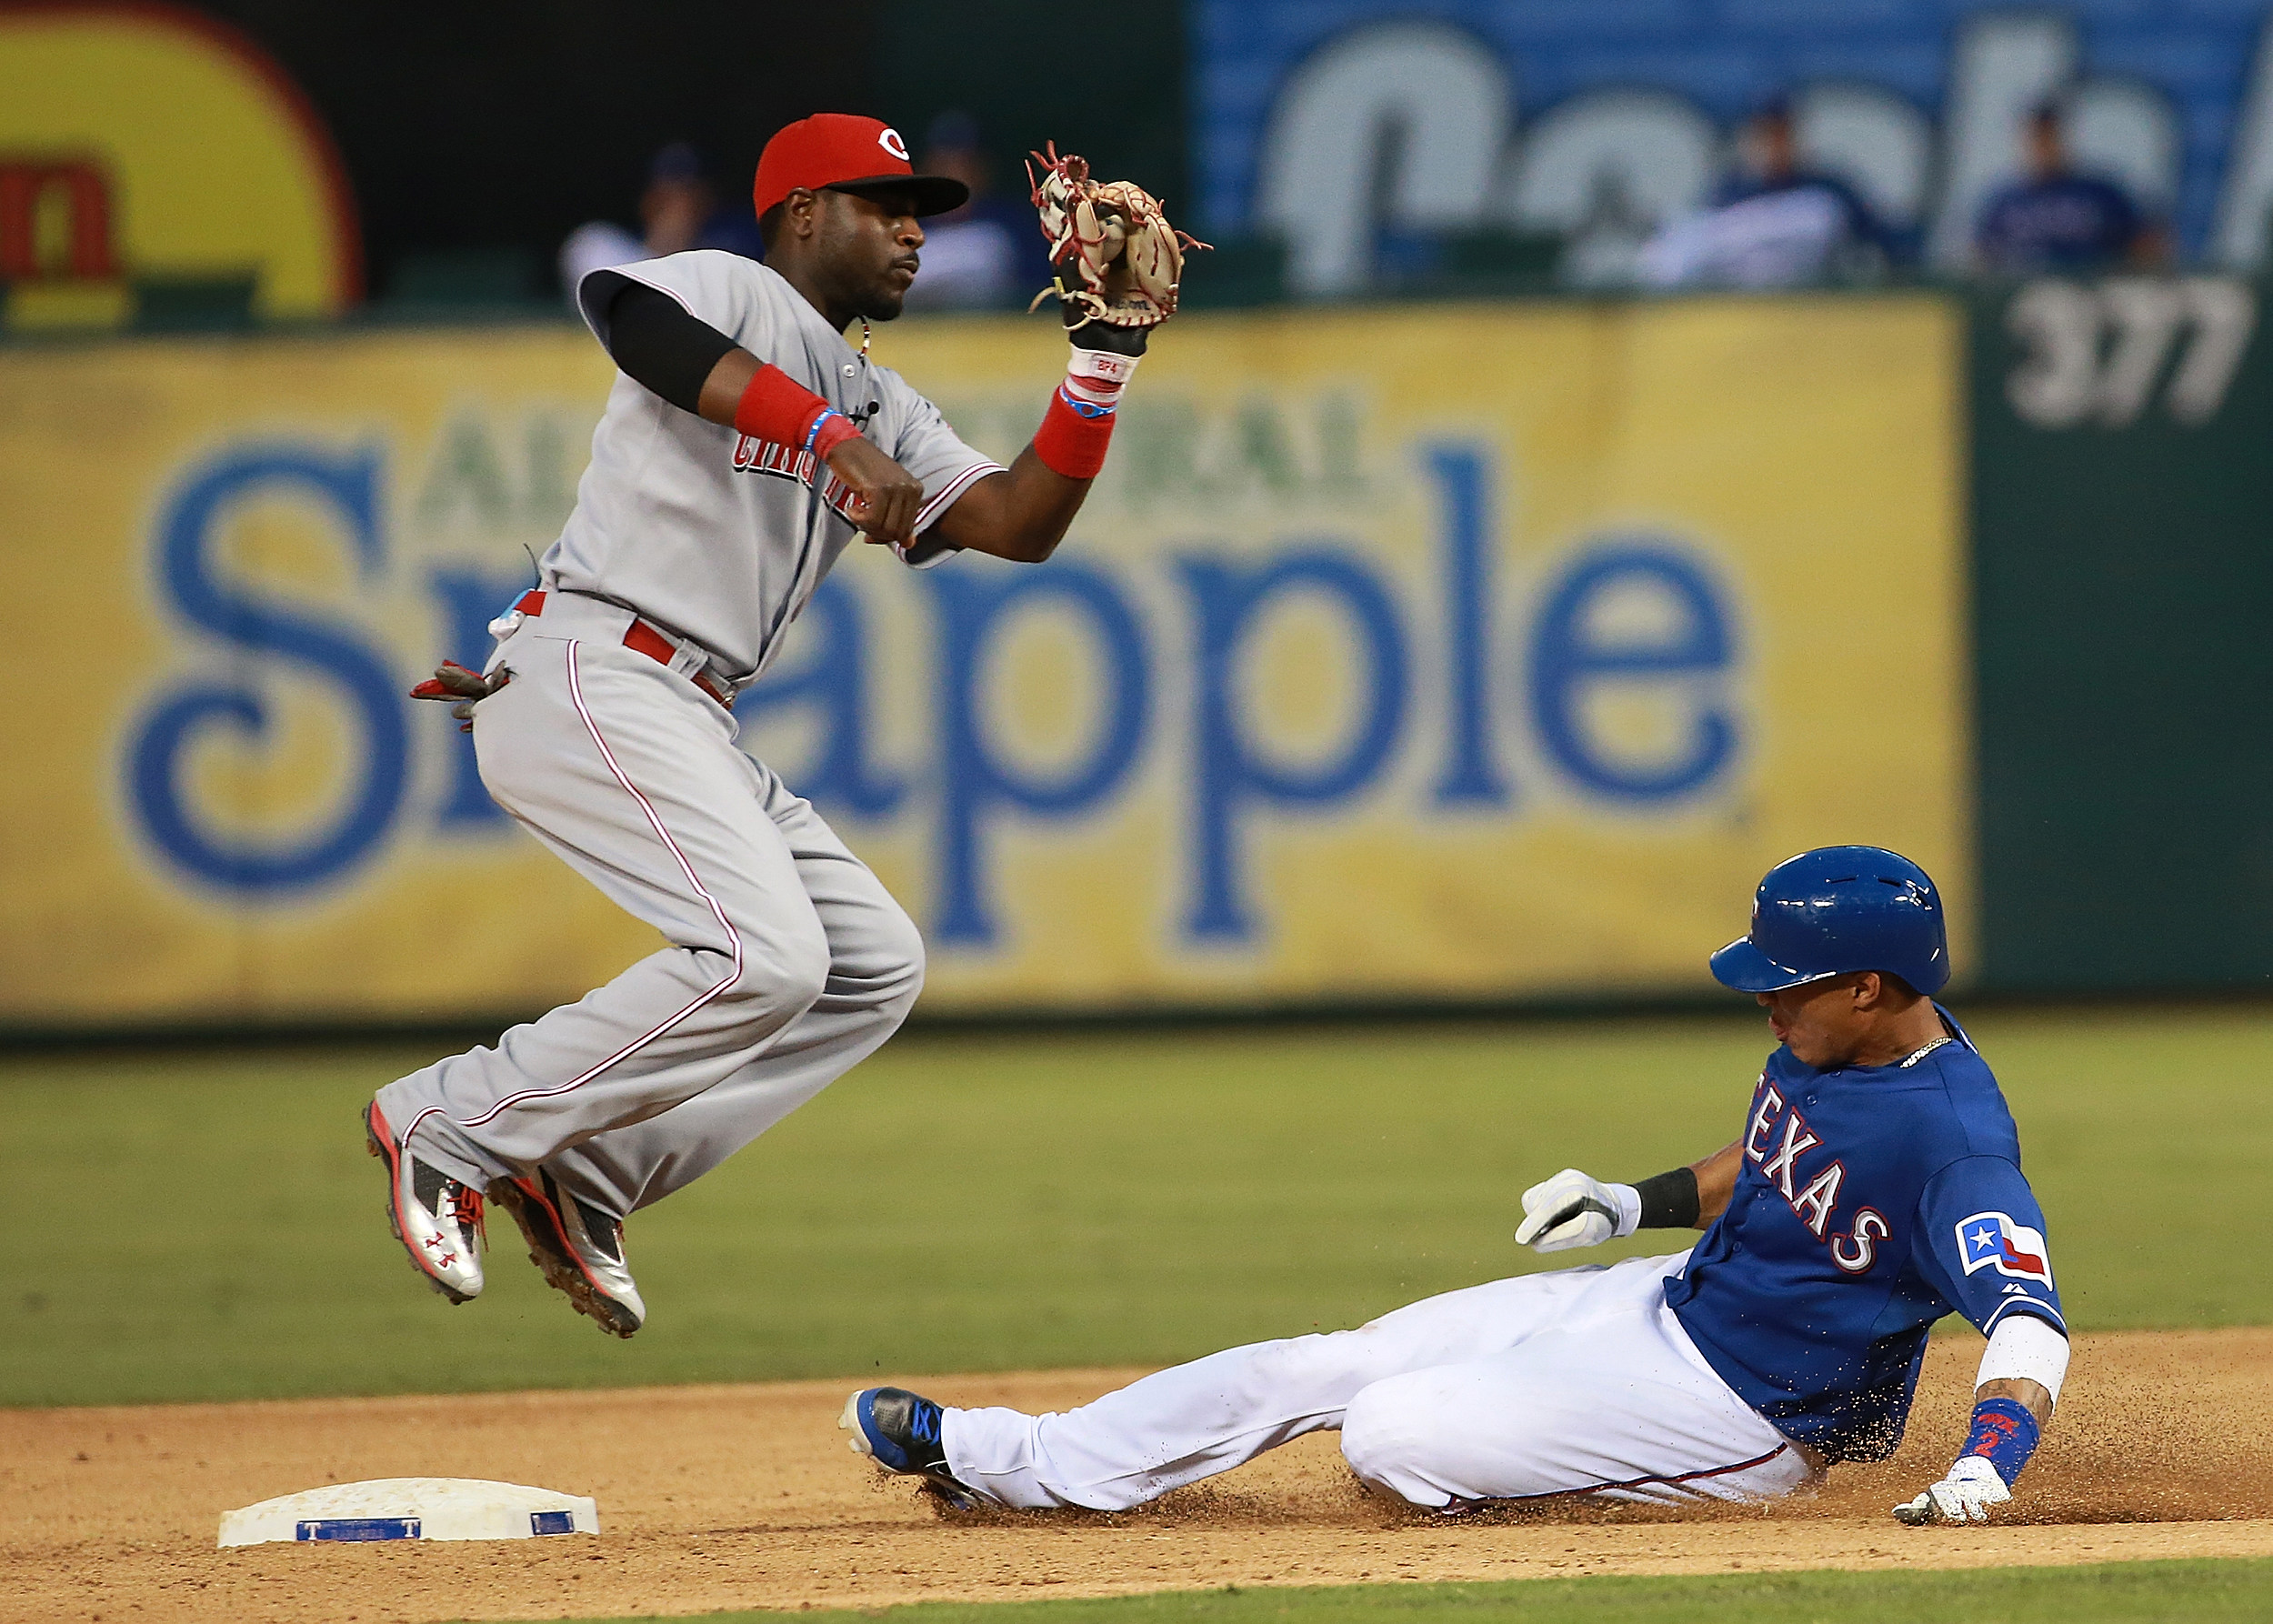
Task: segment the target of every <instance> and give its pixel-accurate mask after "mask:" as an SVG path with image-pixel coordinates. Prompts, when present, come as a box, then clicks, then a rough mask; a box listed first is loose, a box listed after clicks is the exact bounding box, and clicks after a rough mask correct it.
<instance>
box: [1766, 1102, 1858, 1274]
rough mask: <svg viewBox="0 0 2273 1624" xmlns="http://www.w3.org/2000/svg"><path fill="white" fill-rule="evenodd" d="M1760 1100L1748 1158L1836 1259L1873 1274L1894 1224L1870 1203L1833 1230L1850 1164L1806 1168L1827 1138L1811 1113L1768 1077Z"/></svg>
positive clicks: (1846, 1267)
mask: <svg viewBox="0 0 2273 1624" xmlns="http://www.w3.org/2000/svg"><path fill="white" fill-rule="evenodd" d="M1754 1098H1755V1100H1756V1103H1755V1105H1754V1107H1753V1110H1752V1120H1751V1121H1750V1122H1749V1123H1748V1124H1747V1126H1746V1128H1745V1136H1744V1154H1745V1158H1746V1159H1747V1160H1748V1161H1750V1162H1752V1163H1753V1164H1754V1165H1755V1166H1757V1168H1759V1169H1760V1174H1761V1177H1763V1178H1766V1179H1767V1181H1768V1182H1769V1183H1770V1184H1772V1185H1774V1186H1775V1187H1776V1190H1777V1194H1778V1195H1780V1196H1782V1197H1783V1198H1784V1200H1785V1203H1786V1205H1787V1206H1789V1207H1790V1208H1791V1209H1792V1211H1793V1212H1795V1213H1797V1215H1798V1218H1799V1221H1800V1222H1801V1223H1803V1224H1805V1225H1806V1226H1807V1233H1808V1234H1810V1235H1812V1236H1814V1237H1815V1238H1817V1240H1819V1241H1822V1242H1823V1243H1824V1245H1825V1246H1826V1247H1827V1248H1829V1249H1830V1253H1831V1261H1832V1262H1834V1263H1836V1264H1837V1265H1838V1267H1839V1268H1841V1269H1843V1270H1844V1271H1846V1272H1847V1273H1848V1274H1851V1275H1858V1274H1863V1273H1866V1272H1867V1271H1868V1270H1869V1268H1870V1266H1871V1264H1872V1263H1873V1262H1875V1261H1876V1260H1877V1256H1878V1243H1879V1242H1880V1241H1882V1240H1884V1239H1886V1238H1887V1236H1889V1235H1891V1234H1892V1233H1893V1232H1894V1231H1893V1228H1892V1227H1891V1226H1890V1225H1888V1224H1887V1220H1886V1218H1885V1217H1884V1216H1883V1215H1882V1214H1880V1213H1879V1212H1878V1210H1877V1208H1870V1207H1866V1208H1862V1209H1861V1210H1860V1211H1858V1212H1857V1213H1856V1214H1855V1220H1854V1222H1853V1223H1851V1224H1850V1225H1848V1226H1847V1229H1846V1230H1845V1231H1844V1232H1843V1233H1836V1234H1835V1233H1833V1232H1832V1230H1831V1218H1832V1215H1833V1214H1834V1213H1835V1212H1837V1209H1838V1203H1839V1187H1840V1186H1841V1185H1843V1184H1845V1183H1846V1182H1847V1168H1846V1165H1845V1164H1844V1163H1842V1162H1840V1161H1838V1160H1837V1159H1834V1160H1833V1161H1832V1162H1831V1163H1830V1164H1829V1165H1828V1166H1818V1167H1817V1168H1816V1169H1815V1170H1814V1172H1813V1173H1812V1174H1809V1173H1807V1172H1804V1171H1803V1170H1802V1169H1801V1168H1800V1167H1799V1158H1801V1157H1802V1156H1805V1155H1806V1154H1807V1152H1808V1151H1810V1150H1814V1149H1817V1148H1820V1147H1821V1146H1822V1144H1823V1141H1822V1139H1821V1138H1818V1137H1817V1135H1815V1134H1814V1133H1812V1132H1810V1131H1809V1130H1808V1128H1807V1118H1805V1117H1803V1116H1801V1115H1800V1114H1799V1112H1797V1110H1793V1109H1791V1108H1788V1106H1787V1103H1786V1101H1785V1098H1784V1096H1783V1094H1782V1093H1781V1092H1780V1091H1779V1090H1778V1089H1777V1087H1776V1085H1775V1084H1773V1083H1771V1082H1769V1081H1768V1080H1767V1077H1766V1075H1763V1076H1762V1077H1761V1078H1760V1086H1759V1092H1758V1093H1757V1095H1756V1096H1755V1097H1754ZM1779 1118H1780V1121H1779ZM1779 1126H1780V1128H1782V1130H1783V1131H1782V1134H1781V1136H1780V1138H1779V1137H1778V1135H1777V1128H1778V1127H1779ZM1803 1180H1804V1182H1803Z"/></svg>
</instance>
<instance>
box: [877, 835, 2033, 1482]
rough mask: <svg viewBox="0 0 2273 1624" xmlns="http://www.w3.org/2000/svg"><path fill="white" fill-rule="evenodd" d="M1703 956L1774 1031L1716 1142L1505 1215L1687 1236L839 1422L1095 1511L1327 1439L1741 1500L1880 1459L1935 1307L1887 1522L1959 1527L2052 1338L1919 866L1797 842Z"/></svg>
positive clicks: (1538, 1189) (961, 1475) (1474, 1478)
mask: <svg viewBox="0 0 2273 1624" xmlns="http://www.w3.org/2000/svg"><path fill="white" fill-rule="evenodd" d="M1712 971H1713V974H1714V975H1715V976H1716V977H1717V978H1718V979H1719V980H1720V981H1721V982H1722V983H1723V984H1724V985H1726V986H1728V987H1734V988H1736V989H1737V990H1738V991H1740V992H1748V993H1751V994H1753V995H1755V996H1756V997H1757V998H1758V1000H1759V1002H1760V1004H1761V1006H1762V1007H1764V1008H1765V1009H1766V1010H1767V1018H1768V1026H1769V1028H1770V1029H1771V1030H1772V1031H1773V1032H1774V1033H1775V1035H1776V1038H1777V1044H1778V1048H1777V1050H1776V1052H1775V1053H1774V1054H1772V1055H1770V1056H1769V1057H1768V1060H1767V1067H1766V1068H1765V1069H1764V1070H1762V1072H1761V1073H1760V1078H1759V1081H1758V1082H1757V1084H1756V1085H1754V1088H1753V1090H1752V1099H1751V1104H1750V1105H1749V1106H1748V1107H1747V1110H1746V1114H1745V1118H1744V1125H1743V1130H1742V1132H1741V1133H1739V1135H1738V1136H1737V1138H1736V1140H1735V1141H1734V1142H1733V1143H1731V1144H1729V1145H1727V1147H1725V1148H1722V1149H1720V1150H1717V1151H1715V1152H1714V1153H1713V1154H1712V1155H1710V1156H1708V1157H1707V1158H1704V1159H1703V1160H1702V1161H1698V1162H1695V1163H1692V1164H1691V1165H1690V1166H1688V1167H1686V1168H1676V1169H1675V1170H1674V1171H1672V1172H1669V1173H1661V1174H1659V1175H1657V1177H1656V1178H1646V1179H1643V1180H1642V1181H1641V1182H1640V1183H1639V1184H1631V1185H1628V1184H1605V1183H1603V1182H1601V1181H1600V1180H1598V1179H1595V1178H1589V1177H1587V1175H1586V1174H1584V1173H1581V1172H1578V1171H1577V1170H1575V1169H1573V1170H1566V1171H1564V1172H1561V1173H1558V1174H1557V1175H1556V1176H1555V1177H1554V1178H1549V1179H1547V1181H1546V1182H1545V1183H1543V1184H1538V1185H1535V1186H1534V1187H1532V1188H1530V1189H1528V1190H1527V1191H1526V1192H1524V1197H1523V1207H1524V1213H1525V1217H1524V1219H1523V1223H1522V1226H1521V1227H1520V1228H1518V1229H1517V1231H1516V1239H1517V1241H1518V1242H1522V1243H1525V1244H1527V1245H1530V1246H1533V1247H1536V1248H1538V1249H1539V1250H1540V1251H1542V1252H1555V1251H1561V1250H1564V1249H1566V1248H1572V1247H1582V1246H1594V1245H1597V1244H1598V1243H1600V1242H1602V1241H1606V1240H1609V1239H1612V1238H1617V1237H1623V1236H1627V1235H1631V1234H1633V1233H1634V1232H1635V1231H1636V1230H1637V1229H1640V1228H1697V1227H1703V1228H1705V1238H1703V1239H1702V1240H1700V1241H1698V1242H1697V1245H1696V1246H1695V1247H1694V1248H1692V1249H1690V1250H1688V1251H1686V1252H1677V1253H1675V1254H1673V1255H1672V1256H1670V1257H1664V1258H1632V1259H1629V1260H1627V1261H1626V1262H1623V1263H1617V1264H1613V1265H1611V1266H1610V1267H1608V1268H1573V1269H1566V1270H1563V1271H1560V1272H1557V1273H1550V1274H1535V1275H1526V1276H1522V1277H1519V1278H1515V1279H1507V1280H1498V1281H1495V1282H1493V1283H1491V1284H1489V1285H1484V1286H1475V1287H1470V1288H1467V1290H1463V1291H1454V1292H1448V1293H1447V1294H1446V1295H1444V1296H1442V1297H1435V1298H1428V1299H1427V1300H1426V1301H1424V1302H1418V1303H1415V1304H1413V1305H1411V1306H1410V1307H1408V1308H1399V1309H1397V1310H1396V1311H1395V1312H1394V1313H1390V1314H1387V1315H1385V1316H1383V1317H1382V1318H1379V1319H1377V1320H1375V1321H1374V1322H1373V1323H1372V1324H1370V1325H1367V1326H1362V1327H1360V1328H1358V1329H1357V1330H1351V1331H1337V1332H1334V1333H1331V1334H1329V1335H1325V1336H1308V1337H1297V1338H1292V1339H1290V1340H1287V1341H1281V1342H1260V1343H1257V1344H1255V1345H1254V1346H1252V1347H1247V1348H1232V1349H1230V1350H1229V1351H1228V1352H1225V1353H1218V1354H1215V1355H1212V1356H1211V1357H1209V1358H1203V1359H1198V1360H1196V1361H1195V1362H1193V1363H1191V1364H1188V1365H1181V1366H1178V1367H1177V1368H1174V1369H1169V1370H1163V1371H1161V1372H1159V1373H1158V1374H1157V1375H1154V1376H1148V1377H1147V1378H1144V1379H1143V1380H1141V1381H1138V1382H1136V1383H1134V1384H1132V1385H1131V1386H1129V1387H1126V1388H1122V1389H1120V1390H1119V1391H1118V1392H1115V1393H1108V1394H1106V1396H1105V1397H1104V1398H1099V1399H1098V1400H1096V1402H1095V1403H1093V1404H1086V1405H1084V1406H1082V1407H1081V1408H1078V1409H1075V1410H1071V1411H1069V1412H1067V1413H1066V1414H1064V1415H1055V1414H1053V1415H1041V1416H1030V1415H1024V1414H1021V1413H1019V1412H1018V1411H1016V1410H1011V1409H952V1408H943V1407H941V1406H940V1405H937V1404H935V1403H933V1402H931V1401H930V1400H929V1399H927V1398H920V1397H918V1396H917V1395H916V1394H913V1393H909V1392H906V1391H905V1390H903V1389H900V1388H866V1389H865V1390H863V1391H861V1392H857V1393H856V1394H854V1395H853V1397H852V1398H851V1399H850V1400H849V1401H848V1402H847V1403H846V1407H845V1413H844V1416H843V1418H841V1420H840V1423H839V1424H840V1425H841V1426H843V1427H845V1428H846V1429H847V1430H848V1431H849V1432H850V1433H851V1435H852V1439H851V1441H852V1447H853V1449H855V1450H856V1451H857V1452H858V1453H861V1454H864V1455H867V1456H870V1457H872V1458H873V1459H875V1461H876V1464H877V1465H878V1466H879V1467H882V1468H883V1469H886V1470H888V1471H894V1472H905V1473H910V1474H914V1475H916V1476H919V1477H921V1478H923V1479H925V1480H926V1485H927V1486H928V1487H929V1488H931V1489H933V1490H935V1491H936V1492H937V1493H938V1494H939V1495H941V1496H942V1497H943V1498H945V1499H947V1500H949V1501H950V1502H952V1503H956V1504H959V1505H970V1504H976V1503H980V1502H987V1503H992V1504H996V1505H1004V1506H1022V1507H1048V1506H1082V1507H1087V1508H1090V1509H1097V1510H1118V1509H1123V1508H1126V1507H1129V1506H1135V1505H1138V1504H1141V1503H1142V1502H1144V1501H1146V1500H1149V1499H1154V1498H1155V1497H1156V1496H1158V1495H1161V1494H1165V1493H1167V1491H1168V1490H1169V1489H1175V1488H1177V1487H1179V1486H1181V1485H1183V1484H1187V1483H1191V1482H1196V1481H1197V1480H1198V1479H1202V1478H1207V1477H1210V1476H1213V1475H1214V1474H1215V1473H1217V1472H1220V1471H1225V1470H1227V1469H1230V1468H1232V1467H1235V1466H1237V1465H1238V1464H1240V1463H1241V1462H1242V1461H1245V1460H1248V1459H1252V1458H1254V1457H1255V1456H1256V1455H1258V1454H1260V1453H1261V1452H1262V1451H1264V1450H1266V1449H1274V1448H1276V1447H1277V1446H1278V1445H1280V1444H1283V1443H1285V1442H1286V1441H1287V1439H1292V1438H1297V1437H1299V1436H1301V1435H1302V1434H1304V1433H1306V1432H1315V1431H1318V1430H1320V1429H1339V1430H1340V1432H1341V1435H1342V1454H1343V1456H1344V1457H1345V1458H1346V1459H1347V1460H1348V1462H1349V1464H1350V1467H1351V1469H1353V1470H1355V1471H1356V1472H1357V1475H1358V1476H1359V1477H1360V1478H1361V1479H1364V1480H1365V1481H1366V1482H1367V1483H1368V1484H1371V1485H1373V1486H1375V1487H1376V1488H1377V1489H1384V1490H1387V1491H1388V1492H1389V1493H1391V1494H1394V1495H1397V1496H1399V1497H1401V1498H1402V1499H1406V1500H1407V1501H1409V1502H1411V1503H1412V1504H1414V1505H1417V1506H1427V1507H1437V1508H1440V1509H1447V1510H1457V1509H1462V1508H1465V1507H1468V1506H1472V1505H1476V1504H1478V1503H1481V1502H1485V1501H1493V1500H1521V1499H1533V1498H1536V1497H1538V1496H1544V1495H1556V1494H1572V1493H1582V1494H1595V1495H1600V1496H1603V1497H1605V1498H1607V1499H1623V1500H1657V1501H1679V1500H1684V1499H1768V1498H1771V1497H1774V1496H1777V1495H1783V1494H1787V1493H1790V1492H1791V1491H1792V1490H1794V1489H1799V1488H1802V1487H1803V1486H1806V1485H1807V1484H1809V1483H1811V1482H1813V1481H1815V1480H1816V1479H1817V1478H1818V1477H1819V1475H1820V1474H1821V1473H1822V1472H1823V1470H1824V1469H1825V1467H1826V1465H1827V1463H1829V1462H1832V1461H1840V1460H1875V1459H1883V1458H1884V1457H1885V1456H1887V1455H1888V1454H1890V1453H1892V1451H1893V1449H1894V1448H1895V1446H1896V1445H1897V1444H1898V1442H1899V1441H1900V1439H1901V1437H1902V1429H1903V1423H1904V1421H1905V1419H1906V1418H1907V1416H1908V1410H1909V1406H1910V1400H1911V1396H1912V1393H1913V1391H1914V1389H1915V1388H1916V1385H1917V1381H1918V1365H1919V1362H1920V1360H1921V1359H1922V1358H1924V1355H1925V1349H1926V1336H1927V1330H1928V1327H1930V1326H1931V1325H1932V1324H1933V1323H1934V1321H1935V1320H1937V1319H1938V1318H1941V1317H1942V1316H1943V1315H1945V1314H1948V1313H1950V1312H1952V1311H1953V1310H1954V1311H1955V1312H1958V1313H1961V1314H1963V1315H1964V1316H1965V1317H1966V1318H1968V1319H1970V1320H1971V1321H1972V1322H1973V1323H1974V1324H1975V1325H1976V1326H1978V1328H1980V1329H1981V1331H1982V1332H1983V1333H1984V1335H1986V1336H1987V1338H1988V1349H1987V1351H1986V1352H1985V1353H1984V1354H1983V1355H1982V1358H1981V1367H1980V1374H1979V1377H1978V1380H1977V1383H1976V1386H1975V1388H1974V1397H1975V1399H1976V1403H1975V1406H1974V1411H1973V1422H1972V1426H1971V1429H1969V1431H1968V1435H1967V1439H1966V1442H1965V1446H1964V1448H1963V1449H1962V1450H1961V1452H1960V1453H1959V1454H1958V1458H1957V1460H1956V1463H1955V1464H1954V1465H1953V1466H1951V1467H1950V1469H1949V1470H1948V1472H1947V1473H1946V1474H1945V1475H1944V1476H1943V1477H1942V1478H1941V1479H1940V1480H1939V1481H1938V1482H1936V1483H1934V1484H1932V1485H1930V1486H1929V1487H1928V1489H1926V1490H1925V1491H1924V1492H1923V1493H1921V1494H1920V1495H1918V1498H1917V1499H1913V1500H1910V1501H1908V1502H1907V1503H1906V1504H1904V1505H1902V1506H1898V1507H1897V1508H1896V1509H1895V1515H1896V1516H1897V1517H1898V1518H1900V1519H1902V1520H1904V1521H1906V1522H1928V1521H1934V1520H1942V1521H1950V1522H1956V1521H1962V1520H1967V1519H1970V1520H1972V1521H1976V1522H1979V1521H1983V1520H1986V1519H1987V1518H1988V1512H1989V1509H1990V1508H1991V1507H1993V1506H1996V1505H1998V1504H1999V1503H2001V1502H2003V1501H2005V1500H2008V1499H2011V1498H2012V1484H2013V1481H2014V1480H2015V1479H2017V1478H2018V1477H2019V1475H2020V1472H2021V1469H2022V1468H2023V1467H2024V1466H2026V1465H2027V1464H2028V1457H2029V1454H2030V1453H2031V1452H2032V1451H2033V1450H2034V1449H2035V1448H2036V1446H2037V1439H2038V1434H2039V1433H2040V1431H2041V1429H2043V1427H2044V1425H2045V1423H2046V1422H2047V1421H2048V1419H2049V1418H2050V1417H2051V1413H2052V1405H2053V1402H2054V1400H2055V1399H2056V1398H2058V1396H2059V1390H2060V1381H2061V1378H2062V1377H2063V1376H2064V1375H2065V1374H2066V1372H2067V1369H2068V1337H2067V1332H2066V1328H2065V1324H2064V1321H2063V1320H2062V1318H2061V1316H2060V1306H2059V1294H2058V1291H2057V1290H2056V1289H2055V1288H2054V1286H2053V1283H2052V1266H2051V1261H2050V1257H2049V1255H2048V1252H2047V1250H2046V1248H2045V1241H2044V1218H2043V1215H2042V1214H2041V1212H2040V1211H2039V1210H2038V1206H2037V1201H2036V1198H2035V1196H2033V1195H2032V1194H2030V1193H2029V1189H2028V1180H2027V1179H2026V1178H2023V1177H2022V1176H2021V1171H2020V1144H2019V1139H2018V1135H2017V1134H2016V1132H2015V1130H2014V1128H2013V1120H2012V1117H2011V1114H2010V1113H2009V1112H2008V1110H2007V1109H2006V1106H2005V1100H2004V1097H2003V1096H2002V1095H2001V1094H2000V1093H1999V1092H1998V1087H1997V1080H1996V1078H1993V1077H1992V1076H1990V1074H1989V1068H1988V1064H1987V1062H1985V1061H1984V1060H1983V1059H1982V1058H1981V1056H1980V1054H1979V1052H1978V1050H1977V1049H1975V1048H1974V1047H1973V1044H1972V1042H1971V1040H1970V1039H1968V1038H1967V1037H1966V1035H1965V1032H1964V1030H1963V1029H1962V1028H1960V1027H1959V1026H1958V1023H1957V1021H1956V1020H1955V1019H1954V1018H1952V1017H1951V1016H1950V1014H1949V1012H1948V1010H1946V1009H1944V1008H1942V1007H1941V1006H1940V1005H1939V1004H1938V1003H1936V1002H1935V1001H1934V999H1933V997H1932V995H1933V994H1934V993H1936V992H1937V991H1938V990H1939V989H1940V988H1941V987H1942V986H1943V984H1944V983H1945V982H1947V981H1948V977H1949V963H1948V945H1947V938H1946V934H1945V931H1944V927H1943V919H1942V907H1941V899H1940V897H1939V896H1938V894H1937V893H1936V891H1935V889H1934V884H1933V881H1932V880H1930V879H1928V877H1927V876H1926V874H1925V872H1924V871H1923V870H1922V869H1920V868H1918V867H1917V866H1916V865H1915V864H1913V863H1910V862H1908V860H1906V859H1905V858H1902V857H1898V856H1896V855H1895V854H1894V853H1892V852H1889V851H1882V850H1879V849H1878V848H1877V847H1867V846H1838V847H1825V848H1823V849H1821V850H1817V851H1811V852H1807V853H1804V854H1803V855H1801V856H1799V857H1793V858H1791V859H1790V860H1789V861H1787V862H1785V863H1782V864H1779V865H1778V866H1777V867H1775V868H1772V869H1770V870H1769V871H1768V874H1767V878H1765V879H1764V880H1762V881H1761V882H1760V887H1759V892H1758V895H1757V897H1756V899H1755V901H1754V903H1753V909H1752V927H1751V931H1750V933H1749V934H1748V935H1747V936H1744V937H1738V938H1737V940H1736V941H1733V942H1731V943H1729V944H1728V946H1727V947H1723V948H1722V949H1720V951H1719V952H1717V953H1716V954H1714V955H1713V956H1712Z"/></svg>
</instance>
